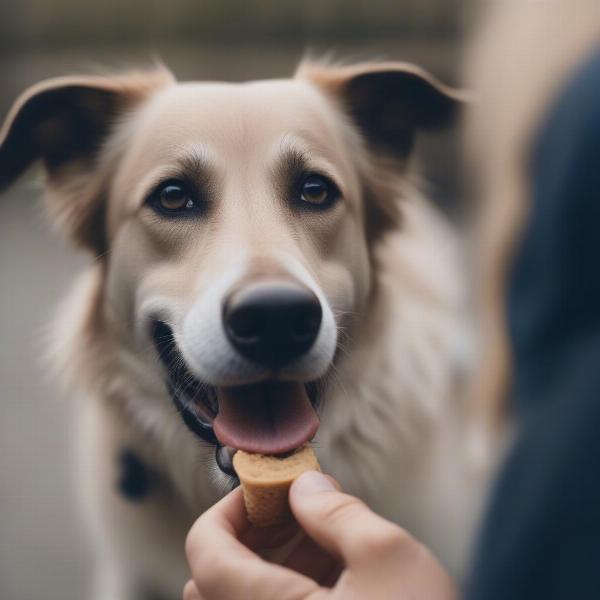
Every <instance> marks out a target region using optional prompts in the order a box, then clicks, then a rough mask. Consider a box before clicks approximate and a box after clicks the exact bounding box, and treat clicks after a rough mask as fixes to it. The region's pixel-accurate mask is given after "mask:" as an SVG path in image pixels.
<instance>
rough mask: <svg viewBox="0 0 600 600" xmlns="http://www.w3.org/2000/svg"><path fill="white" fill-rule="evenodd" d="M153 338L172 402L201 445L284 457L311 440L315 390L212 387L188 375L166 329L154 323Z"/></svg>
mask: <svg viewBox="0 0 600 600" xmlns="http://www.w3.org/2000/svg"><path fill="white" fill-rule="evenodd" d="M153 336H154V343H155V345H156V348H157V351H158V353H159V356H160V358H161V360H162V362H163V364H164V365H165V368H166V371H167V386H168V388H169V392H170V394H171V397H172V399H173V402H174V403H175V405H176V407H177V409H178V410H179V412H180V413H181V415H182V418H183V420H184V421H185V423H186V425H187V426H188V427H189V428H190V429H191V430H192V431H193V432H194V433H195V434H196V435H198V436H199V437H201V438H202V439H203V440H205V441H207V442H210V443H213V444H217V445H220V446H224V447H230V448H233V449H236V450H246V451H247V452H257V453H261V454H283V453H285V452H289V451H291V450H294V449H295V448H298V447H299V446H301V445H302V444H304V443H306V442H307V441H308V440H310V439H312V437H313V436H314V435H315V433H316V431H317V429H318V427H319V419H318V417H317V414H316V410H315V408H316V403H317V394H316V389H317V386H316V385H315V384H308V385H307V384H304V383H299V382H287V381H265V382H260V383H255V384H251V385H243V386H235V387H213V386H210V385H207V384H206V383H203V382H201V381H199V380H198V379H196V378H195V377H194V376H193V375H192V374H191V373H190V371H189V370H188V368H187V366H186V364H185V361H184V359H183V356H182V355H181V353H180V352H179V351H178V349H177V344H176V342H175V340H174V337H173V332H172V331H171V328H170V327H169V326H168V325H166V324H165V323H163V322H161V321H156V322H155V323H154V330H153Z"/></svg>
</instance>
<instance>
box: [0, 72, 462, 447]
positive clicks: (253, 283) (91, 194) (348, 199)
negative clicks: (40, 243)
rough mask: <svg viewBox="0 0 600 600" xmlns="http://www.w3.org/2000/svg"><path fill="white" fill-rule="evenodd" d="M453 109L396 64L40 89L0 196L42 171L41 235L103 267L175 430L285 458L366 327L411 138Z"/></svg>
mask: <svg viewBox="0 0 600 600" xmlns="http://www.w3.org/2000/svg"><path fill="white" fill-rule="evenodd" d="M459 100H460V98H459V96H458V95H457V94H456V93H455V92H453V91H451V90H450V89H448V88H446V87H445V86H443V85H442V84H440V83H438V82H436V81H435V80H434V79H433V78H431V77H430V76H429V75H428V74H426V73H425V72H423V71H421V70H420V69H418V68H416V67H413V66H410V65H405V64H399V63H379V64H362V65H357V66H349V67H334V66H324V65H311V64H305V65H303V66H302V67H301V68H300V69H299V71H298V73H297V75H296V77H295V78H293V79H290V80H274V81H259V82H251V83H243V84H226V83H177V82H176V81H175V80H174V79H173V77H172V76H171V75H170V74H169V73H167V72H165V71H161V70H159V71H157V72H155V73H152V74H138V75H128V76H124V77H115V78H107V77H98V78H71V79H58V80H53V81H49V82H45V83H43V84H41V85H38V86H35V87H33V88H32V89H30V90H29V91H27V92H26V93H25V94H24V95H23V96H22V97H21V98H20V99H19V100H18V101H17V103H16V105H15V107H14V108H13V109H12V111H11V113H10V115H9V117H8V120H7V122H6V124H5V127H4V130H3V133H2V137H1V138H0V139H1V142H2V145H1V147H0V187H2V188H4V187H6V186H7V185H9V184H10V183H11V182H12V181H13V180H14V179H15V178H16V177H17V176H18V175H19V174H20V173H21V172H23V171H24V170H25V169H26V168H27V167H28V166H29V165H30V164H31V163H33V162H34V161H36V160H38V159H40V160H42V161H43V163H44V165H45V168H46V171H47V175H48V180H47V187H48V192H49V194H48V198H49V206H50V208H51V210H52V214H53V215H54V218H55V219H57V220H58V221H59V222H60V223H61V224H62V226H63V227H64V229H65V230H66V231H67V232H68V234H69V236H70V237H71V238H72V239H74V240H75V241H76V242H77V243H78V244H79V245H80V246H83V247H85V248H86V249H88V250H89V251H91V252H93V253H94V255H95V256H96V257H97V259H98V261H99V262H100V263H101V264H102V267H103V268H102V271H103V283H102V298H101V305H102V309H101V312H102V315H103V317H102V318H103V320H104V323H105V324H106V325H107V326H110V327H112V328H113V329H115V330H118V332H119V334H118V335H119V336H120V338H121V341H122V343H124V344H127V345H129V347H130V348H133V349H135V350H136V351H137V352H138V354H139V356H141V357H145V358H144V360H146V361H147V363H146V364H147V367H148V368H151V369H154V370H156V369H157V364H158V363H157V362H156V357H157V356H160V358H161V359H162V368H163V370H164V373H165V377H166V381H167V387H168V389H169V391H170V395H171V398H172V400H173V401H174V402H175V404H176V405H177V407H178V409H179V410H180V412H181V414H182V416H183V418H184V420H185V421H186V423H187V425H188V426H189V427H190V428H191V429H192V430H193V431H194V432H195V433H196V434H198V435H199V436H201V437H202V438H204V439H205V440H208V441H211V442H214V443H218V444H219V445H220V446H229V447H233V448H243V449H246V450H249V451H255V452H264V453H283V452H287V451H289V450H291V449H293V448H296V447H298V446H300V445H301V444H303V443H304V442H306V441H307V440H308V439H310V438H311V437H312V436H313V435H314V434H315V431H316V429H317V427H318V424H319V423H318V419H317V416H316V414H315V410H314V407H315V403H316V401H317V394H316V392H315V389H316V388H317V387H318V386H316V385H315V383H316V382H319V381H320V380H322V379H323V378H324V377H325V376H326V375H327V374H328V373H329V371H330V369H331V368H332V364H333V361H334V358H335V357H336V352H337V350H338V349H339V347H340V343H339V340H338V337H339V336H338V332H339V331H340V329H341V328H347V327H352V326H353V324H355V323H356V322H357V321H361V320H362V319H364V318H365V314H366V311H367V307H368V301H369V297H370V294H371V293H372V288H373V276H372V268H373V259H372V256H373V253H372V246H373V244H374V242H375V240H376V239H378V238H379V237H381V235H383V232H384V231H385V230H386V228H387V227H389V226H395V225H398V224H399V221H400V218H401V214H400V213H401V210H399V205H398V200H399V199H398V198H397V197H395V196H396V195H397V193H398V189H397V187H395V184H396V183H397V179H398V178H399V177H402V176H403V174H404V173H405V169H406V164H407V160H408V157H409V155H410V152H411V149H412V146H413V141H414V137H415V133H416V132H417V131H418V130H419V129H433V128H438V127H441V126H444V125H445V124H447V123H448V122H449V121H450V120H451V119H452V117H453V116H454V114H455V113H456V109H457V105H458V102H459ZM149 347H150V348H153V351H152V352H151V353H148V351H147V349H148V348H149ZM159 368H160V367H159Z"/></svg>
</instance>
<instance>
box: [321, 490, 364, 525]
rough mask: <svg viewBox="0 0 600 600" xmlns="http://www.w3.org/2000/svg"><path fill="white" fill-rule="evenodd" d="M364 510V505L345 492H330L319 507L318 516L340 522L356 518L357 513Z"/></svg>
mask: <svg viewBox="0 0 600 600" xmlns="http://www.w3.org/2000/svg"><path fill="white" fill-rule="evenodd" d="M363 510H366V505H365V504H364V503H363V502H362V501H361V500H359V499H358V498H355V497H354V496H349V495H347V494H339V495H338V494H332V495H331V497H330V498H328V500H327V501H326V502H324V503H323V504H322V505H321V507H320V511H319V512H320V514H319V518H320V519H323V520H326V521H329V522H331V523H342V522H347V521H350V520H352V519H355V518H357V513H359V512H362V511H363Z"/></svg>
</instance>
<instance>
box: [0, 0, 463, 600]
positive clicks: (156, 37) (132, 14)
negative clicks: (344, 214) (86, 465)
mask: <svg viewBox="0 0 600 600" xmlns="http://www.w3.org/2000/svg"><path fill="white" fill-rule="evenodd" d="M466 3H467V0H396V1H393V0H368V1H361V0H306V1H301V0H296V1H275V0H253V1H246V2H244V1H236V0H152V1H145V2H142V1H141V0H102V1H101V2H95V3H92V2H82V1H81V0H79V1H75V0H2V2H1V3H0V77H1V79H2V84H3V85H2V88H1V91H0V112H1V113H2V115H5V114H6V111H7V110H8V109H9V107H10V104H11V102H12V101H13V100H14V99H15V97H16V96H17V95H18V94H19V93H20V92H21V91H22V90H23V89H25V88H26V87H27V86H29V85H31V84H33V83H35V82H37V81H39V80H41V79H44V78H47V77H52V76H57V75H63V74H69V73H85V72H89V71H95V70H97V69H98V67H103V68H104V67H108V68H114V69H122V68H125V67H127V66H132V65H134V66H139V65H147V64H149V63H150V62H151V61H152V60H154V59H155V58H156V57H159V58H160V59H161V60H162V61H163V62H165V63H166V64H167V65H168V66H169V67H170V68H171V69H172V70H173V72H174V73H175V74H176V76H177V77H178V78H180V79H213V80H214V79H222V80H229V81H241V80H247V79H255V78H272V77H285V76H288V75H290V74H291V73H293V70H294V68H295V65H296V63H297V62H298V60H299V59H300V58H301V57H302V56H303V54H304V53H305V52H306V51H307V50H309V51H311V53H312V54H316V55H319V54H325V53H333V56H335V57H339V58H344V59H346V58H349V59H365V58H389V59H400V60H408V61H412V62H416V63H419V64H421V65H422V66H424V67H426V68H428V69H429V70H430V71H431V72H432V73H434V74H435V75H436V76H438V77H439V78H441V79H443V80H445V81H446V82H448V83H451V84H457V83H459V78H458V73H459V64H460V56H461V47H462V43H463V41H464V38H465V35H466V29H467V25H468V22H469V21H470V20H471V17H472V11H470V10H468V9H469V8H471V7H468V6H467V5H466ZM456 144H457V140H456V131H450V132H448V133H447V134H444V135H443V136H436V137H435V138H431V139H423V140H421V141H420V143H419V152H420V154H421V156H422V162H423V170H424V172H425V175H426V177H427V180H428V181H429V182H430V193H431V194H432V195H433V197H434V198H435V199H436V201H437V202H438V203H439V205H440V206H441V207H442V208H443V209H444V210H445V211H447V212H448V213H449V214H451V215H452V214H454V213H455V208H456V206H457V200H458V198H459V197H460V190H459V186H458V184H457V180H458V178H457V176H456V173H457V169H458V164H457V152H456ZM35 179H36V177H35V173H30V174H28V175H27V176H25V177H24V178H23V179H22V180H21V181H20V182H19V183H18V184H17V185H16V186H14V187H13V188H12V189H10V190H9V191H8V192H5V193H4V194H3V195H2V196H0V209H1V212H0V600H32V599H34V598H39V599H43V600H59V599H60V600H85V599H86V598H87V589H88V588H87V584H88V581H89V577H90V573H91V552H90V550H89V548H88V545H87V544H86V538H85V534H84V531H83V527H82V525H81V519H80V517H79V516H78V515H79V510H78V505H77V501H76V493H75V491H76V481H75V474H74V468H73V463H74V456H73V453H74V446H73V441H74V427H73V424H72V422H71V420H70V418H69V411H68V406H67V404H66V403H65V402H64V400H62V399H61V398H60V395H59V394H58V393H57V391H56V389H55V386H53V385H52V383H50V382H49V381H48V378H47V377H45V375H44V367H43V364H42V356H43V351H44V332H45V329H46V327H47V324H48V322H49V321H50V319H51V316H52V314H53V311H54V309H55V307H56V305H57V302H58V301H59V299H60V298H61V296H62V295H63V294H64V292H65V291H66V289H67V287H68V285H69V282H70V281H72V280H73V279H74V277H75V275H76V274H77V272H78V271H79V270H80V269H82V268H83V267H84V266H85V263H86V257H85V256H81V255H77V254H76V253H75V252H73V251H72V250H71V249H69V248H67V247H66V245H65V244H63V242H62V241H61V240H60V239H57V238H56V237H55V236H53V235H52V233H51V232H50V230H49V227H48V225H47V223H46V222H45V221H44V218H43V214H42V211H41V208H40V204H39V202H38V200H39V190H38V189H37V188H36V186H35V185H34V184H33V182H34V181H35Z"/></svg>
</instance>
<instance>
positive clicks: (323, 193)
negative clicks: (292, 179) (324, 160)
mask: <svg viewBox="0 0 600 600" xmlns="http://www.w3.org/2000/svg"><path fill="white" fill-rule="evenodd" d="M338 195H339V193H338V191H337V188H336V187H335V185H334V184H333V183H331V182H330V181H329V180H328V179H326V178H325V177H323V176H321V175H309V176H308V177H306V178H305V179H304V181H303V182H302V189H301V193H300V199H301V200H302V201H303V202H307V203H308V204H312V205H313V206H320V207H325V206H329V205H330V204H331V203H332V202H333V201H334V200H336V198H337V196H338Z"/></svg>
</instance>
